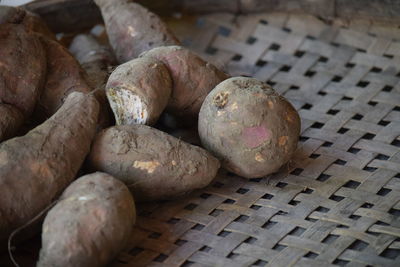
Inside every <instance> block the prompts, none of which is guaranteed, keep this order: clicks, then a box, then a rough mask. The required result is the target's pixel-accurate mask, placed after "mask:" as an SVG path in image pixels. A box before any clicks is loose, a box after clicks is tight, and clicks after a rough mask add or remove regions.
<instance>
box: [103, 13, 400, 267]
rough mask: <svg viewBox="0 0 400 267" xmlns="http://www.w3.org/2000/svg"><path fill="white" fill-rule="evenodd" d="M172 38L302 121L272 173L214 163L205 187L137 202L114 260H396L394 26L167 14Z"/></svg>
mask: <svg viewBox="0 0 400 267" xmlns="http://www.w3.org/2000/svg"><path fill="white" fill-rule="evenodd" d="M168 23H169V24H170V26H171V28H172V29H173V30H174V31H175V32H176V33H177V35H178V36H179V37H180V39H181V40H182V42H183V44H184V45H185V46H187V47H189V48H190V49H192V50H193V51H195V52H197V53H198V54H200V55H202V56H203V57H206V58H207V59H209V60H211V61H213V62H214V63H215V64H217V65H219V66H223V67H224V68H225V70H226V71H227V72H229V73H230V74H231V75H245V76H253V77H256V78H258V79H260V80H263V81H266V82H268V83H269V84H271V85H272V86H273V87H274V88H275V89H276V90H277V91H278V92H279V93H281V94H283V95H284V96H285V97H286V98H288V99H289V100H290V101H291V102H292V103H293V105H294V106H295V107H296V108H297V110H298V111H299V113H300V116H301V118H302V133H301V138H300V143H299V147H298V150H297V152H296V154H295V156H294V157H293V159H292V160H291V161H290V162H289V163H288V164H287V165H286V166H284V167H283V168H282V169H281V171H280V172H279V173H277V174H274V175H271V176H268V177H265V178H262V179H261V178H260V179H250V180H247V179H243V178H240V177H237V176H235V175H233V174H231V173H227V172H225V171H221V172H220V173H219V175H218V177H217V179H216V180H215V181H214V182H213V183H212V184H211V185H210V186H209V187H207V188H205V189H203V190H200V191H195V192H192V193H191V194H189V195H187V196H185V197H183V198H181V199H178V200H176V201H168V202H162V203H150V204H146V205H139V206H138V210H139V212H138V215H139V216H138V220H137V225H136V226H135V230H134V233H133V235H132V239H131V244H130V249H128V250H126V251H124V252H122V253H121V254H120V255H119V256H118V257H117V259H116V260H115V261H114V262H113V263H112V264H111V266H114V267H125V266H266V265H267V266H292V265H295V266H334V265H339V266H400V202H399V201H400V137H399V135H400V28H399V27H398V25H390V24H381V23H379V22H373V21H370V20H362V19H357V20H347V19H340V18H338V19H335V20H333V21H331V22H330V23H329V24H326V23H325V22H324V21H322V20H321V19H318V18H316V17H314V16H311V15H299V14H297V15H295V14H288V13H262V14H251V15H240V16H235V15H233V14H228V13H215V14H210V15H202V16H200V17H188V18H186V17H184V18H183V19H170V20H168Z"/></svg>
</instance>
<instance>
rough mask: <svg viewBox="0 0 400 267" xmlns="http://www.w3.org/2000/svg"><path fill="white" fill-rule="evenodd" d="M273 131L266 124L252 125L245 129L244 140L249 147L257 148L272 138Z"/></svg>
mask: <svg viewBox="0 0 400 267" xmlns="http://www.w3.org/2000/svg"><path fill="white" fill-rule="evenodd" d="M271 135H272V132H271V131H270V130H268V129H267V128H265V127H264V126H257V127H250V128H245V129H244V130H243V134H242V137H243V141H244V143H245V144H246V146H247V147H248V148H255V147H258V146H259V145H261V144H262V143H264V142H265V141H268V140H269V139H271Z"/></svg>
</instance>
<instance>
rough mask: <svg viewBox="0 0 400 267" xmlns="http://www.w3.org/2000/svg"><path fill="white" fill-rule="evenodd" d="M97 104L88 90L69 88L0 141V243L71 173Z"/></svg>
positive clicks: (84, 150)
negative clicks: (54, 104)
mask: <svg viewBox="0 0 400 267" xmlns="http://www.w3.org/2000/svg"><path fill="white" fill-rule="evenodd" d="M98 110H99V105H98V103H97V100H96V99H95V97H94V96H92V95H85V94H82V93H72V94H70V95H69V96H68V98H67V99H66V101H65V103H64V104H63V106H62V107H61V108H60V109H59V110H58V111H57V113H56V114H54V115H53V116H52V117H51V118H50V119H48V120H47V121H46V122H44V123H43V124H41V125H39V126H38V127H36V128H35V129H33V130H32V131H30V132H29V133H28V134H26V135H25V136H21V137H16V138H13V139H10V140H7V141H5V142H3V143H1V144H0V246H1V245H4V243H5V242H6V241H7V239H8V237H9V235H10V234H11V232H12V231H13V230H15V229H16V228H18V227H20V226H21V225H24V224H25V223H27V222H28V221H29V220H31V219H32V218H33V217H35V216H36V215H37V214H38V213H40V212H41V211H42V210H43V209H45V208H46V207H47V206H48V205H49V204H50V203H51V202H52V201H53V200H55V198H56V197H58V196H59V194H60V193H62V191H63V190H64V189H65V187H67V186H68V184H69V183H70V182H72V180H73V179H74V178H75V176H76V174H77V172H78V170H79V169H80V167H81V165H82V163H83V161H84V159H85V157H86V155H87V154H88V152H89V149H90V144H91V141H92V139H93V136H94V134H95V131H96V123H97V118H98Z"/></svg>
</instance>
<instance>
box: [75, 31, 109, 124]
mask: <svg viewBox="0 0 400 267" xmlns="http://www.w3.org/2000/svg"><path fill="white" fill-rule="evenodd" d="M69 50H70V52H71V53H72V55H73V56H74V57H75V58H76V59H77V60H78V62H79V63H80V65H81V66H82V68H83V69H84V70H85V72H86V75H85V78H86V81H87V83H88V84H89V86H90V87H91V88H94V89H95V90H96V97H97V100H98V101H99V103H100V106H101V109H100V119H99V125H100V126H101V128H106V127H109V126H110V125H111V122H112V111H111V108H110V105H109V103H108V101H107V97H106V92H105V86H106V83H107V79H108V77H109V69H110V68H111V67H112V66H113V65H114V64H115V59H114V56H113V55H112V53H111V51H110V50H109V49H108V48H107V47H105V46H103V45H100V44H99V43H98V42H97V40H96V39H95V38H93V36H91V35H89V34H79V35H77V36H76V37H75V38H74V39H73V40H72V42H71V45H70V47H69Z"/></svg>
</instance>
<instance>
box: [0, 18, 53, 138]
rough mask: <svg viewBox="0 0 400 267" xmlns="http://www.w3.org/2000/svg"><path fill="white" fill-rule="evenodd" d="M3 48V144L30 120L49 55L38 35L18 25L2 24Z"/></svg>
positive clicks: (0, 77) (0, 93)
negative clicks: (47, 55)
mask: <svg viewBox="0 0 400 267" xmlns="http://www.w3.org/2000/svg"><path fill="white" fill-rule="evenodd" d="M0 47H1V49H0V105H1V106H3V107H2V110H3V111H4V112H5V113H3V112H2V113H1V115H2V118H0V132H1V133H2V134H0V141H1V140H4V139H5V138H8V137H12V136H14V135H15V133H17V132H18V130H19V128H20V127H21V125H22V124H23V122H24V121H25V120H26V119H28V118H29V117H30V116H31V113H32V111H33V109H34V107H35V105H36V103H37V100H38V99H39V96H40V93H41V90H42V87H43V83H44V76H45V73H46V53H45V50H44V49H43V47H42V44H41V42H40V41H39V39H38V38H37V37H36V35H34V34H31V33H29V32H28V31H26V29H25V28H24V26H23V25H19V24H11V23H3V24H0ZM22 59H23V60H22ZM5 105H6V106H5ZM5 110H7V111H5ZM21 115H22V116H21Z"/></svg>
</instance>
